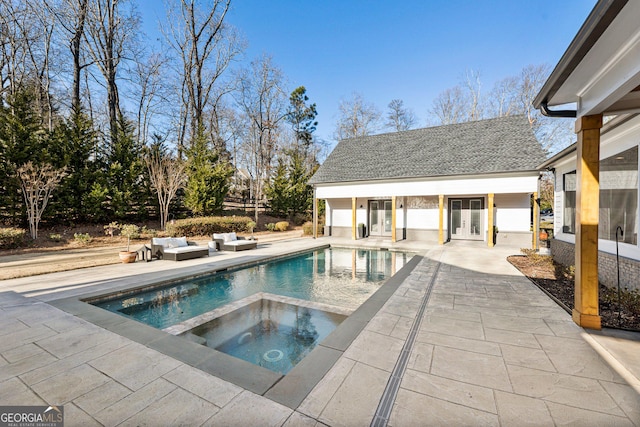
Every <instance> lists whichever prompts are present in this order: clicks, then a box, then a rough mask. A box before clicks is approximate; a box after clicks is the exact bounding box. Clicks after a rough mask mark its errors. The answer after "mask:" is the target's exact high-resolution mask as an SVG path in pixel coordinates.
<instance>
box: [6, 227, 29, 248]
mask: <svg viewBox="0 0 640 427" xmlns="http://www.w3.org/2000/svg"><path fill="white" fill-rule="evenodd" d="M26 233H27V231H26V230H23V229H22V228H13V227H10V228H0V248H2V249H11V248H17V247H19V246H21V245H22V243H23V242H24V236H25V235H26Z"/></svg>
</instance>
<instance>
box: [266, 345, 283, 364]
mask: <svg viewBox="0 0 640 427" xmlns="http://www.w3.org/2000/svg"><path fill="white" fill-rule="evenodd" d="M283 357H284V353H283V352H282V351H280V350H278V349H277V348H274V349H273V350H269V351H267V352H266V353H265V354H263V355H262V358H263V359H264V360H266V361H267V362H271V363H273V362H278V361H280V360H282V358H283Z"/></svg>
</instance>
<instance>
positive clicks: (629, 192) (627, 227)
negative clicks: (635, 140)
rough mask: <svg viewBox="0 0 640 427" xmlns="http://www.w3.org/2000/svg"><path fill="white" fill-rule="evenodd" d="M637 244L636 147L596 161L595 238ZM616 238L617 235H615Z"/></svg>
mask: <svg viewBox="0 0 640 427" xmlns="http://www.w3.org/2000/svg"><path fill="white" fill-rule="evenodd" d="M618 227H620V228H621V229H622V231H623V233H624V237H622V238H620V240H619V241H621V242H625V243H630V244H633V245H637V244H638V147H637V146H636V147H633V148H631V149H629V150H626V151H623V152H621V153H618V154H615V155H613V156H611V157H608V158H606V159H604V160H601V161H600V221H599V225H598V238H600V239H604V240H613V241H615V240H616V230H617V228H618ZM619 237H620V236H619Z"/></svg>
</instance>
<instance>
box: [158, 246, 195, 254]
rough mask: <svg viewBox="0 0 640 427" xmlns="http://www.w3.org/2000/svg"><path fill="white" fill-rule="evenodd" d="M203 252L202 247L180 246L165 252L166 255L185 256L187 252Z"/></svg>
mask: <svg viewBox="0 0 640 427" xmlns="http://www.w3.org/2000/svg"><path fill="white" fill-rule="evenodd" d="M198 251H202V247H201V246H180V247H178V248H167V249H165V250H164V253H165V254H183V253H186V252H198Z"/></svg>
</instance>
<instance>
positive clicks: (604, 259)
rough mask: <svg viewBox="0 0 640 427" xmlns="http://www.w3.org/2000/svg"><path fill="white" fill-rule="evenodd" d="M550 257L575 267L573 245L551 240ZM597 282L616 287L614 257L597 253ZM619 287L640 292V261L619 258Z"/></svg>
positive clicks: (616, 274)
mask: <svg viewBox="0 0 640 427" xmlns="http://www.w3.org/2000/svg"><path fill="white" fill-rule="evenodd" d="M551 255H552V256H553V259H554V261H556V262H558V263H560V264H562V265H567V266H568V265H575V264H576V260H575V245H574V244H573V243H567V242H563V241H562V240H557V239H551ZM598 280H599V281H600V283H602V284H603V285H605V286H608V287H617V286H618V269H617V266H616V256H615V255H612V254H609V253H606V252H602V251H600V252H598ZM620 287H621V288H623V289H624V288H628V289H635V290H640V261H635V260H632V259H629V258H624V257H620Z"/></svg>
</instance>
